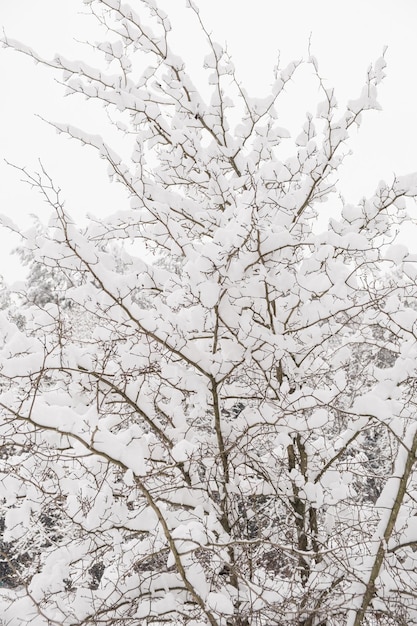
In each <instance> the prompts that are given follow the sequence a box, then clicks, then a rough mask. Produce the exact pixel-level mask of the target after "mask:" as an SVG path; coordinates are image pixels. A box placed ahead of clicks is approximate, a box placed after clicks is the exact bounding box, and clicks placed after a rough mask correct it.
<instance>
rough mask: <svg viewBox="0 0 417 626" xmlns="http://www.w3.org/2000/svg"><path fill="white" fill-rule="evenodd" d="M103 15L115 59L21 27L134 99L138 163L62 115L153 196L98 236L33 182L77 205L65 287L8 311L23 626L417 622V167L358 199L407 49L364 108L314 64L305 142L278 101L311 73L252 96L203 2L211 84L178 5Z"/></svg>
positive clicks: (127, 147) (37, 259) (52, 232)
mask: <svg viewBox="0 0 417 626" xmlns="http://www.w3.org/2000/svg"><path fill="white" fill-rule="evenodd" d="M86 5H87V6H88V7H89V8H90V10H91V11H92V12H93V13H95V14H96V15H97V17H98V19H99V20H100V22H101V23H102V24H103V27H104V31H103V32H105V33H106V36H107V40H106V41H103V42H100V43H97V44H96V51H97V53H98V54H99V53H102V54H103V55H104V59H105V61H106V62H107V63H108V64H109V65H110V66H111V67H110V68H108V69H107V70H106V68H105V67H103V66H102V65H100V66H99V67H98V68H93V67H89V66H87V65H86V64H85V63H82V62H73V61H69V60H67V59H64V58H62V57H59V56H57V57H55V58H54V59H52V60H45V59H42V58H40V57H39V56H38V55H37V54H36V52H34V51H32V50H30V49H28V48H27V47H25V46H24V45H22V44H20V43H18V42H15V41H11V40H9V39H5V44H6V46H8V47H13V48H16V49H17V50H20V51H21V52H23V53H25V54H29V55H30V56H32V57H33V58H35V59H36V60H38V61H41V62H44V63H47V64H48V65H50V66H52V67H53V68H56V69H58V70H63V71H64V79H63V80H64V82H65V84H66V86H67V90H68V91H69V92H70V93H74V94H80V95H82V96H86V97H87V99H98V100H99V101H101V102H102V103H103V105H104V106H105V107H106V108H107V110H108V113H109V117H110V119H111V120H113V124H114V126H115V128H116V129H119V131H120V135H121V139H120V142H119V146H118V152H117V151H116V149H115V148H114V147H112V146H110V145H109V144H108V143H106V142H105V141H104V139H102V138H101V137H97V136H92V135H89V134H87V133H86V132H85V131H83V130H79V129H77V128H74V127H71V126H68V125H65V124H55V126H56V128H57V129H58V130H59V131H60V132H62V133H64V134H67V135H69V136H70V137H72V138H75V139H77V140H78V141H80V142H81V143H82V144H83V145H88V146H91V147H93V148H94V149H95V150H96V151H97V152H98V154H99V156H100V157H101V158H104V159H105V160H106V161H107V163H108V166H109V171H110V175H111V177H112V178H113V179H114V180H115V181H116V182H118V183H119V184H121V185H123V187H124V189H125V190H126V196H127V199H126V207H123V208H119V209H118V210H117V211H116V212H115V213H114V214H113V215H112V216H110V217H107V218H103V219H101V218H100V219H99V220H93V219H91V220H90V222H89V223H88V225H87V226H86V227H85V228H82V229H81V228H78V227H77V226H76V224H74V222H73V221H72V219H71V217H70V215H69V213H68V212H67V211H66V209H65V208H64V206H63V201H62V198H61V195H60V192H59V191H58V190H57V189H56V188H55V186H54V183H53V182H52V180H51V179H50V178H49V177H48V176H47V174H46V173H45V172H44V171H42V172H40V174H31V173H28V172H25V173H26V175H27V177H28V179H29V181H30V182H31V183H32V184H33V185H34V186H35V187H38V189H39V190H40V191H41V193H43V194H44V196H45V198H46V199H47V201H48V202H49V204H50V205H51V208H52V209H53V216H52V218H51V220H50V223H49V226H48V227H47V228H46V229H45V230H43V229H31V230H30V231H28V232H27V233H26V240H25V245H26V246H27V249H28V250H29V251H30V259H31V263H32V267H35V268H37V270H36V271H37V272H38V271H41V270H42V268H43V269H44V270H45V271H46V268H49V270H48V271H50V272H52V275H53V276H55V277H59V284H60V285H65V297H64V298H62V297H49V296H48V298H43V297H42V298H36V297H26V299H25V305H24V306H22V309H21V316H22V317H23V319H22V320H21V321H20V323H19V324H16V323H15V321H14V319H13V317H10V315H8V312H7V310H6V311H4V312H3V313H2V328H3V329H4V330H3V343H2V348H1V363H2V368H1V372H0V374H1V396H0V406H1V411H2V413H1V426H0V428H1V436H2V438H3V441H4V442H5V444H4V446H5V448H6V449H7V450H8V452H7V454H6V455H5V456H3V458H2V475H1V482H0V485H1V497H2V502H3V504H2V508H3V515H4V524H5V531H4V541H5V542H6V543H7V545H8V546H12V548H10V550H11V549H13V559H14V561H13V562H17V563H18V564H19V567H18V571H17V572H16V576H17V580H18V583H17V582H16V581H14V582H13V584H18V587H17V589H12V590H7V591H5V592H2V594H0V598H1V606H2V614H3V615H4V621H5V623H7V624H9V625H10V626H14V625H15V624H16V625H17V624H19V623H20V619H21V616H22V615H25V619H26V620H27V622H28V623H33V624H36V625H42V624H65V625H68V626H69V625H74V624H108V625H110V624H112V625H117V624H120V625H121V624H123V626H128V625H129V624H131V625H132V626H136V625H137V624H139V623H140V624H163V623H172V624H187V625H189V626H201V625H202V624H211V625H212V626H221V625H227V626H232V625H233V626H249V625H250V626H253V625H257V624H258V625H259V626H261V625H262V626H263V625H265V626H266V625H268V626H269V625H270V624H280V625H281V624H282V625H283V624H287V625H290V624H291V625H295V624H297V625H299V626H319V625H320V626H324V625H326V626H330V625H332V626H333V625H342V624H343V625H344V624H349V625H350V626H359V625H365V624H374V623H378V624H386V625H388V624H415V623H417V616H416V610H415V608H414V607H415V606H416V602H415V588H416V582H417V581H416V574H415V572H416V571H417V570H416V567H415V556H414V555H415V546H416V545H417V544H416V542H417V538H416V529H415V524H414V523H413V520H414V519H416V518H415V504H414V502H415V500H414V499H415V482H416V475H415V467H414V466H415V452H416V447H417V434H416V422H415V419H414V406H415V387H416V386H415V377H416V373H415V368H416V366H415V363H416V359H415V353H416V346H417V344H416V341H415V322H416V319H417V313H416V306H415V299H416V287H415V278H416V274H417V272H416V266H415V258H414V257H412V256H411V255H409V254H408V251H407V250H406V248H405V247H404V246H401V245H399V244H396V243H395V238H396V236H397V233H398V230H399V228H400V227H404V224H405V223H406V222H407V220H408V219H409V217H408V214H407V203H406V198H414V197H415V195H416V194H417V177H416V176H408V177H402V178H395V179H394V180H393V181H392V183H390V184H387V183H384V182H381V183H380V184H379V186H378V188H377V190H376V192H375V194H374V195H373V196H372V197H371V198H368V199H363V200H362V201H361V202H360V203H358V204H356V205H352V204H348V203H346V202H345V201H344V200H343V199H341V198H339V199H337V194H336V182H337V170H338V168H339V167H340V165H341V163H342V161H343V158H344V156H345V155H346V154H347V150H348V148H347V145H346V144H347V140H348V137H349V132H350V130H351V129H352V128H353V127H355V126H357V125H358V124H359V121H360V118H361V115H362V113H363V112H364V111H365V110H368V109H375V108H378V106H379V105H378V103H377V100H376V89H377V86H378V84H379V83H380V81H381V80H382V78H383V76H384V73H383V72H384V67H385V62H384V59H383V58H381V59H379V60H378V61H377V62H376V63H375V64H374V65H373V66H372V67H370V68H369V69H368V72H367V76H366V82H365V85H364V88H363V91H362V93H361V95H360V97H359V98H358V99H357V100H353V101H351V102H349V103H348V104H347V107H346V108H345V109H344V110H340V111H339V110H338V108H337V102H336V98H335V94H334V93H333V90H332V89H330V88H328V87H327V86H326V84H325V83H324V81H323V80H322V79H321V78H320V74H319V70H318V66H317V62H316V60H315V59H314V58H313V57H310V58H309V60H308V61H307V63H308V64H309V66H310V67H311V69H312V72H313V73H314V74H315V76H316V77H317V81H318V86H319V88H320V91H321V94H322V98H323V100H322V102H320V103H319V105H318V107H317V112H316V114H315V115H313V114H311V113H307V115H306V121H305V124H304V126H303V128H302V131H301V133H300V135H299V136H298V137H297V138H296V139H295V141H293V140H292V139H291V138H290V137H289V134H288V133H287V132H286V131H285V130H284V129H283V128H281V127H280V126H279V124H278V114H277V106H278V104H279V98H280V96H281V94H282V93H283V91H284V89H285V86H286V85H287V83H288V81H289V80H291V78H292V77H293V75H294V73H295V72H296V70H297V67H298V64H297V63H291V64H290V65H289V66H288V67H286V68H283V69H281V68H279V67H277V68H276V70H275V76H274V82H273V85H272V88H271V94H270V95H269V96H268V97H266V98H263V99H255V98H252V97H250V96H249V94H248V93H247V92H246V91H245V89H244V88H243V86H242V85H241V83H240V82H239V80H238V78H237V77H236V75H235V70H234V67H233V64H232V62H231V60H230V58H229V56H228V55H227V53H226V52H225V50H224V49H223V48H222V47H221V46H220V45H218V44H217V43H215V42H214V41H213V40H212V38H211V35H210V34H209V33H208V32H207V31H206V29H205V27H204V23H203V22H202V20H201V18H200V13H199V10H198V8H197V7H196V6H195V5H194V4H193V3H192V2H189V8H190V10H191V11H193V12H194V14H195V18H196V21H197V25H198V27H199V28H200V31H201V33H202V35H204V38H205V41H206V42H207V43H208V47H209V51H208V54H207V56H206V57H205V60H204V67H205V69H206V70H207V78H208V80H207V84H208V87H207V88H208V90H209V92H210V94H209V96H208V97H205V96H204V97H203V95H201V94H200V93H199V91H198V89H197V88H196V86H195V84H194V83H193V81H192V78H191V76H190V75H189V73H188V72H187V70H186V67H185V64H184V62H183V61H182V60H181V59H180V58H179V57H177V56H176V55H175V54H174V53H173V52H172V50H171V48H170V44H169V37H170V35H169V33H170V25H169V20H168V17H167V16H166V15H165V14H163V12H162V11H160V10H159V9H158V7H157V5H156V4H155V3H154V2H153V1H151V0H142V1H141V2H137V3H135V5H134V6H132V7H129V6H128V5H123V4H121V3H120V2H119V1H118V0H92V1H91V0H88V1H87V2H86ZM290 146H292V149H293V152H292V156H290V157H286V156H285V155H286V154H288V153H289V147H290ZM328 199H331V201H332V206H333V207H334V209H333V212H332V213H333V214H332V217H331V218H330V219H329V221H328V224H326V226H325V228H324V229H322V227H321V226H320V220H319V218H320V211H321V207H322V203H323V202H324V201H326V200H328ZM136 241H140V242H144V243H145V246H146V248H147V254H146V255H135V253H134V247H133V248H132V247H129V246H127V245H125V244H127V243H129V244H130V243H131V242H136ZM115 246H117V250H118V258H115V254H114V247H115ZM372 481H373V482H372ZM45 516H46V518H45ZM45 519H46V523H45ZM29 553H30V554H31V558H30V560H28V559H26V555H27V554H29ZM19 554H20V555H21V558H20V559H19ZM24 557H25V558H24Z"/></svg>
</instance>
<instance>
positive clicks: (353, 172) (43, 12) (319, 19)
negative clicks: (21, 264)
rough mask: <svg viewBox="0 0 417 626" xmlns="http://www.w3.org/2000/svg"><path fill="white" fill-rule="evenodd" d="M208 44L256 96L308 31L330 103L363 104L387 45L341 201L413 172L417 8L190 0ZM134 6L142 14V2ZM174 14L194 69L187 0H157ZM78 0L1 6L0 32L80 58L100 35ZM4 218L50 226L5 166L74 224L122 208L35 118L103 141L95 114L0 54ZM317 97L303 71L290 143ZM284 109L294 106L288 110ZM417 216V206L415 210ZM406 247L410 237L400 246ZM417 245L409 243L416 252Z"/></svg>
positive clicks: (97, 176)
mask: <svg viewBox="0 0 417 626" xmlns="http://www.w3.org/2000/svg"><path fill="white" fill-rule="evenodd" d="M197 3H198V5H199V6H200V8H201V14H202V16H203V18H204V20H205V22H206V24H207V25H208V28H209V30H211V31H212V33H213V37H214V39H215V40H217V41H219V42H220V43H224V42H225V41H227V44H228V50H229V53H230V54H231V55H232V57H233V59H234V62H235V66H236V69H237V73H238V75H239V76H240V77H241V79H242V81H243V82H244V83H246V86H247V88H248V89H249V91H250V92H251V93H252V95H254V96H257V95H259V96H262V95H264V94H265V93H266V92H267V90H268V85H269V84H270V82H271V76H272V74H271V72H272V67H273V66H274V64H275V62H276V59H277V54H278V52H280V56H281V64H282V65H283V64H285V63H287V62H289V61H291V60H293V59H299V58H302V57H304V58H306V57H307V47H308V40H309V36H310V34H311V41H312V53H313V54H314V55H315V56H316V57H317V59H318V61H319V66H320V71H321V75H322V76H323V77H324V78H325V79H326V81H327V84H328V85H329V86H330V85H333V86H334V87H335V88H336V95H337V97H338V100H339V101H340V102H341V103H343V102H344V101H345V100H346V99H349V98H356V97H357V96H359V93H360V88H361V85H362V84H363V81H364V77H365V72H366V69H367V66H368V65H369V63H370V62H371V61H373V60H374V59H376V58H377V57H379V56H380V55H381V52H382V50H383V47H384V46H385V45H387V46H388V52H387V54H386V59H387V62H388V68H387V78H386V80H385V83H384V85H383V86H382V88H381V90H380V97H379V101H380V104H381V105H382V107H383V111H382V112H377V113H370V114H369V115H367V116H365V117H364V120H363V123H362V127H361V129H360V132H359V134H356V133H355V136H354V137H353V138H352V142H351V148H352V150H353V151H354V155H353V156H352V157H350V159H349V161H348V162H347V164H346V166H345V167H344V170H343V172H342V179H341V186H342V191H343V194H344V196H345V197H346V199H347V200H349V201H351V202H355V201H358V200H359V198H360V197H361V196H362V195H364V194H371V193H372V191H373V190H374V188H375V186H376V185H377V183H378V181H379V180H380V179H382V178H384V179H388V180H390V179H391V178H392V176H393V173H395V174H406V173H409V172H413V171H417V122H416V118H417V81H416V69H415V68H416V65H417V38H416V35H415V28H416V24H417V2H416V1H415V0H395V2H394V0H349V1H348V2H341V1H340V0H316V1H313V0H197ZM130 4H131V5H132V6H134V7H135V8H139V10H140V6H141V5H140V2H139V0H130ZM160 5H161V6H162V7H163V8H164V10H166V11H167V13H168V14H169V15H170V18H171V21H172V23H173V27H174V29H175V33H176V34H175V35H174V37H173V41H174V42H175V47H176V50H178V51H179V52H180V53H183V54H184V55H185V57H186V58H187V59H188V60H189V61H190V64H191V69H192V71H193V72H201V69H200V68H201V62H202V61H201V62H200V59H201V60H202V58H203V57H204V55H205V54H206V52H207V50H206V48H205V44H204V39H203V37H202V36H201V33H199V31H198V28H197V25H196V23H195V21H194V20H193V19H191V17H192V16H191V15H190V12H187V11H185V9H184V6H185V0H160ZM83 10H84V9H83V4H82V2H81V0H36V1H35V0H0V24H1V25H2V27H3V28H4V30H5V32H6V34H7V35H8V36H9V37H11V38H15V39H19V40H21V41H23V42H24V43H26V44H27V45H30V46H32V47H33V48H35V49H37V50H38V51H39V52H40V53H41V54H43V55H45V56H52V55H53V54H54V53H55V52H61V53H63V54H64V55H65V56H67V57H70V58H75V59H81V58H83V57H84V56H85V54H87V55H88V51H84V48H83V47H82V46H81V45H80V44H78V43H77V42H76V40H90V41H95V40H97V39H98V38H101V36H100V35H99V34H98V33H97V32H96V31H95V27H94V24H93V22H92V21H91V18H87V17H85V16H83V15H81V14H80V13H79V12H80V11H83ZM0 70H1V71H0V77H1V98H0V183H1V184H0V213H2V214H5V215H7V216H9V217H11V218H12V219H13V220H14V221H15V222H17V223H18V224H20V225H21V226H22V228H25V227H27V226H28V225H29V224H30V219H29V215H30V214H35V215H37V216H38V217H39V218H40V219H41V220H42V221H46V220H47V218H48V215H49V209H47V207H46V206H45V205H43V203H42V201H41V199H40V197H39V196H38V195H37V194H36V193H34V192H33V191H31V190H30V189H29V188H27V187H26V186H24V185H22V184H21V183H20V182H19V180H20V177H19V175H18V173H17V172H16V171H15V170H12V169H10V168H9V167H7V166H6V165H5V164H4V161H3V159H7V160H8V161H11V162H13V163H15V164H17V165H20V166H26V167H28V168H29V169H31V168H32V169H35V168H36V167H37V163H38V159H41V161H42V163H43V164H44V166H45V167H46V169H47V170H48V172H50V173H51V174H52V175H53V177H54V180H55V182H56V183H57V184H58V185H59V186H60V187H62V190H63V197H64V198H66V202H67V207H68V209H69V210H70V212H72V213H73V214H74V215H75V216H76V218H77V219H78V220H81V219H82V216H83V215H84V214H86V213H88V212H90V213H93V214H94V215H100V214H104V213H107V212H109V211H111V210H112V208H113V207H115V206H116V205H119V203H120V202H123V196H122V195H121V193H120V191H119V190H118V189H117V187H115V186H110V187H109V186H108V184H107V181H106V169H105V166H104V164H103V163H102V162H100V161H97V158H96V156H95V155H94V153H93V152H92V151H91V152H88V151H87V150H82V149H81V148H79V147H78V146H77V145H76V144H75V143H74V142H70V141H68V140H66V139H64V138H63V137H62V136H58V135H56V134H55V132H54V130H53V129H52V128H51V127H48V126H47V125H46V124H45V123H44V122H42V121H41V120H40V119H39V118H38V117H36V115H40V116H42V117H44V118H47V119H50V120H53V121H61V122H66V121H70V122H71V123H76V124H78V125H79V126H81V127H83V128H84V129H85V130H87V131H90V132H94V133H97V132H100V127H101V124H103V120H104V118H103V116H101V117H100V115H99V114H98V112H97V109H95V108H94V107H88V105H86V103H85V102H83V101H81V100H76V99H75V98H62V94H63V88H62V87H61V86H60V85H59V84H58V83H57V82H56V80H54V79H59V74H53V73H52V72H51V71H49V70H48V69H47V68H44V67H42V66H39V65H34V64H33V63H32V62H31V61H30V59H28V58H26V57H22V56H20V55H17V54H15V53H12V52H11V51H9V50H3V49H0ZM316 97H317V98H318V99H320V96H319V94H316V93H315V92H314V89H313V91H312V83H311V82H310V81H309V77H308V76H307V75H306V74H305V73H303V72H301V73H300V74H299V75H298V78H296V79H295V81H294V85H293V86H292V87H291V89H290V91H289V93H288V98H287V100H288V102H287V104H286V106H283V109H282V116H283V119H281V120H280V124H281V125H282V126H284V127H285V126H286V127H287V128H289V129H290V130H291V131H292V132H294V133H296V134H298V124H299V123H302V121H303V116H304V113H305V111H307V110H311V111H312V112H313V113H314V106H313V103H314V101H315V98H316ZM289 102H291V106H289V104H288V103H289ZM416 212H417V208H416ZM17 243H18V241H17V238H14V237H11V236H10V234H9V233H4V232H0V274H3V275H4V276H5V277H6V279H7V280H11V279H12V278H14V277H19V276H21V275H22V272H21V271H20V272H19V270H18V264H17V260H16V259H13V258H11V257H10V256H9V251H10V249H11V248H12V247H13V246H15V245H16V244H17ZM408 244H409V246H410V247H413V244H414V242H413V240H412V239H410V241H408ZM416 247H417V246H416Z"/></svg>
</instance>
